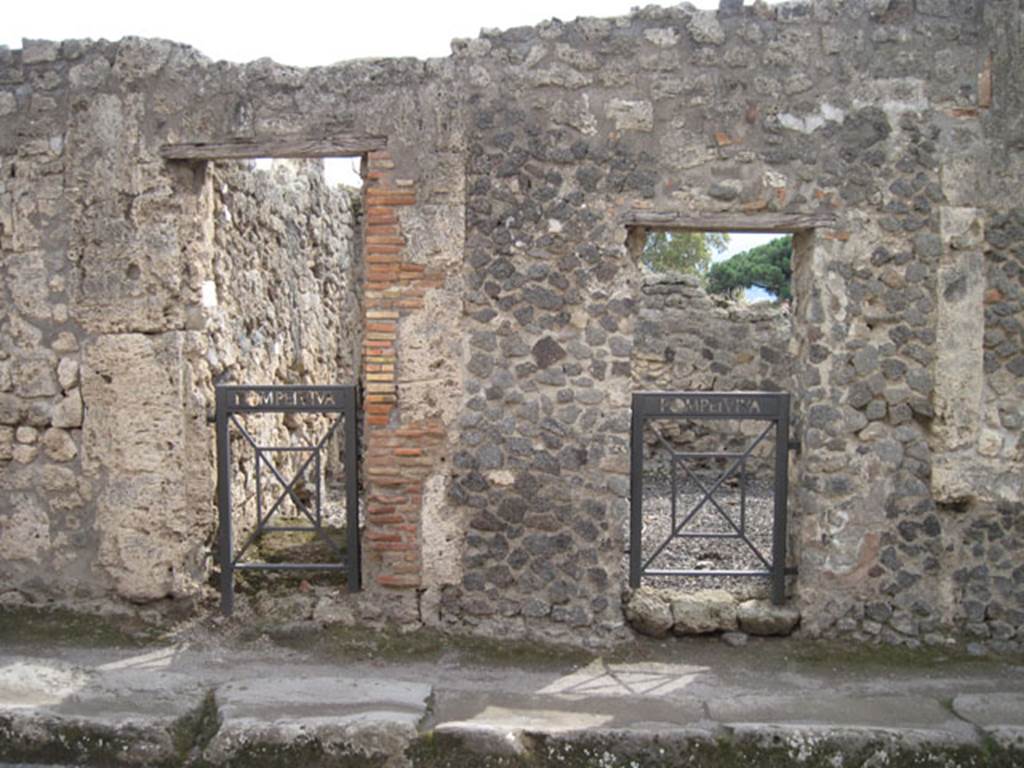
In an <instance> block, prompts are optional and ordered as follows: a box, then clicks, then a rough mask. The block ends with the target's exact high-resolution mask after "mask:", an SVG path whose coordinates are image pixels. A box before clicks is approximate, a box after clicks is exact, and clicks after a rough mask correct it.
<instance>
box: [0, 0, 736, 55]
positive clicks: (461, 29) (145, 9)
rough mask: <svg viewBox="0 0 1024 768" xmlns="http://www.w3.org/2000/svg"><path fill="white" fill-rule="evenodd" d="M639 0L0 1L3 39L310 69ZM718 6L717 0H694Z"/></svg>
mask: <svg viewBox="0 0 1024 768" xmlns="http://www.w3.org/2000/svg"><path fill="white" fill-rule="evenodd" d="M636 5H661V6H672V5H675V3H672V2H664V1H662V2H647V1H646V0H639V1H638V0H545V1H544V2H540V1H539V0H509V1H508V2H495V0H483V2H481V1H480V0H477V1H476V2H465V0H463V1H461V2H458V1H457V2H429V1H428V0H417V1H416V2H409V1H407V0H340V1H339V0H335V2H323V1H322V0H321V2H310V0H279V2H275V3H269V2H265V1H262V0H250V2H237V1H236V0H205V2H198V1H197V0H171V2H160V3H156V2H152V0H130V1H129V2H125V1H124V0H71V1H69V0H3V8H2V10H0V45H6V46H8V47H9V48H20V47H21V39H22V38H30V39H44V40H67V39H72V38H93V39H100V38H106V39H108V40H117V39H120V38H121V37H125V36H127V35H137V36H142V37H162V38H165V39H169V40H174V41H175V42H179V43H188V44H189V45H192V46H194V47H195V48H198V49H199V50H200V51H202V52H203V53H204V54H206V55H207V56H209V57H210V58H212V59H227V60H228V61H239V62H242V61H251V60H254V59H259V58H263V57H265V56H269V57H270V58H272V59H275V60H276V61H278V62H280V63H282V64H293V65H296V66H315V65H318V64H331V63H333V62H336V61H341V60H344V59H356V58H364V57H376V56H389V57H393V56H415V57H418V58H430V57H437V56H447V55H448V54H449V53H450V52H451V48H450V46H449V43H450V42H451V40H452V38H455V37H476V36H477V35H478V34H479V32H480V29H481V28H493V27H499V28H502V29H507V28H509V27H516V26H524V25H533V24H537V23H539V22H541V21H544V20H545V19H549V18H552V17H555V18H559V19H562V20H563V21H570V20H572V19H574V18H576V17H577V16H621V15H625V14H628V13H629V10H630V8H631V7H632V6H636ZM693 5H696V6H697V7H698V8H717V7H718V2H717V0H693Z"/></svg>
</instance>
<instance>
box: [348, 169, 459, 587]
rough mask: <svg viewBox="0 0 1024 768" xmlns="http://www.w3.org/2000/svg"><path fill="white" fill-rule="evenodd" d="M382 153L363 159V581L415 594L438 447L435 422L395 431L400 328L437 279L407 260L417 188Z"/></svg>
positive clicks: (397, 423)
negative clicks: (405, 216)
mask: <svg viewBox="0 0 1024 768" xmlns="http://www.w3.org/2000/svg"><path fill="white" fill-rule="evenodd" d="M395 174H396V171H395V164H394V162H393V161H392V160H391V157H390V156H389V155H388V153H387V152H374V153H371V154H370V157H369V167H368V173H367V183H366V194H365V204H366V215H365V225H364V232H365V237H364V243H365V246H364V253H365V259H366V277H365V284H364V290H363V307H364V317H363V379H364V381H363V407H364V410H365V417H366V418H365V424H366V430H365V435H364V445H365V453H364V457H363V466H364V467H365V472H366V485H367V504H366V534H365V535H366V538H365V546H364V551H365V553H366V563H365V565H366V567H367V569H368V575H369V576H370V578H372V579H374V580H375V581H376V583H377V584H379V585H381V586H385V587H399V588H415V587H418V586H420V573H421V563H420V518H421V506H422V501H423V483H424V481H425V480H426V478H427V476H428V475H429V474H430V471H431V467H432V465H433V462H434V457H435V456H436V455H437V452H438V451H439V450H440V449H441V447H442V446H443V444H444V428H443V425H442V424H441V423H440V422H428V423H417V424H402V423H401V413H400V410H399V402H398V381H399V376H400V371H401V359H400V350H399V349H398V346H397V336H398V323H399V320H400V319H401V318H402V317H403V316H405V315H407V314H410V313H412V312H415V311H416V310H418V309H421V308H422V307H423V297H424V296H425V295H426V292H427V291H428V290H430V289H431V288H436V287H438V286H439V285H440V284H441V276H440V275H439V274H436V273H434V272H433V271H432V270H429V269H427V268H426V267H425V266H424V265H422V264H414V263H412V262H410V261H408V260H407V259H406V239H405V236H404V235H403V234H402V227H401V222H400V221H399V218H398V209H399V208H401V207H403V206H410V205H415V204H416V188H415V186H414V185H412V184H411V183H400V182H397V181H396V180H395Z"/></svg>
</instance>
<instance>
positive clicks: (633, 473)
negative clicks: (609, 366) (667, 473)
mask: <svg viewBox="0 0 1024 768" xmlns="http://www.w3.org/2000/svg"><path fill="white" fill-rule="evenodd" d="M645 403H646V401H645V400H644V398H642V397H640V396H638V395H636V394H634V395H633V407H632V409H631V413H632V418H631V421H630V437H629V476H630V484H629V586H630V587H631V588H632V589H637V588H638V587H639V586H640V576H641V572H642V570H643V553H642V551H641V546H642V544H641V534H642V529H643V524H644V518H643V498H644V488H643V482H644V481H643V477H644V405H645Z"/></svg>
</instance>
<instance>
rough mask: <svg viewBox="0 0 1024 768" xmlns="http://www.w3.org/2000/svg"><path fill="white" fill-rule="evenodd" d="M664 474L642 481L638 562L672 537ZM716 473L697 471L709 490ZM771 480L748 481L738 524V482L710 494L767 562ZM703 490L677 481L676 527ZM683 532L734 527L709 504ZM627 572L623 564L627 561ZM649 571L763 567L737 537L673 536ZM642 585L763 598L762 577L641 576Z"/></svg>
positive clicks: (669, 493)
mask: <svg viewBox="0 0 1024 768" xmlns="http://www.w3.org/2000/svg"><path fill="white" fill-rule="evenodd" d="M665 474H666V473H665V472H664V471H662V472H656V471H648V472H647V473H646V474H645V479H644V497H643V520H644V527H643V536H642V542H643V550H642V551H643V559H644V562H647V560H648V558H650V557H651V555H652V554H654V552H655V551H656V550H657V549H658V548H659V547H660V546H661V545H662V543H663V542H665V540H666V539H668V538H669V536H670V535H671V533H672V530H673V524H672V491H671V483H670V482H669V481H668V480H667V479H666V477H665ZM717 476H718V475H717V473H716V472H714V471H711V472H702V473H700V480H701V482H702V483H703V485H704V486H705V487H706V488H710V487H711V486H712V485H713V484H714V482H715V480H716V478H717ZM772 488H773V486H772V481H771V480H770V479H769V480H764V479H760V478H759V479H753V480H748V482H747V484H746V488H745V503H744V509H745V515H744V519H743V521H742V525H741V520H740V500H741V493H740V490H741V489H740V484H739V483H738V482H735V481H733V482H726V483H723V484H722V486H720V487H719V489H718V490H716V491H715V493H714V496H713V498H714V499H715V501H717V502H718V504H719V505H720V506H721V508H722V511H724V512H725V514H727V515H728V516H729V517H730V518H731V519H732V521H733V523H734V524H735V525H736V526H739V527H741V528H742V530H743V532H744V534H745V536H746V538H747V539H749V540H750V542H751V544H753V546H754V547H756V548H757V549H758V551H760V553H761V554H762V555H763V556H764V558H765V559H766V560H768V561H769V562H771V554H772V518H773V512H774V496H773V491H772ZM703 496H704V494H703V492H702V491H701V490H700V489H699V488H698V487H697V485H696V484H695V483H694V482H693V481H692V480H689V479H687V480H686V481H684V480H683V478H682V477H677V494H676V525H677V526H678V525H679V524H680V523H682V522H683V520H684V519H685V518H686V517H687V515H689V514H690V512H691V510H693V508H694V507H695V506H696V505H698V504H699V503H700V501H701V499H702V498H703ZM680 530H681V531H682V532H691V533H694V532H708V533H730V534H735V533H736V531H735V529H734V528H733V527H732V526H731V525H730V524H729V523H728V522H727V521H726V520H725V518H724V517H723V515H722V514H721V513H720V512H719V510H718V509H717V508H716V507H715V506H714V505H713V504H712V503H711V502H707V501H706V502H704V504H703V506H702V507H701V508H700V510H699V511H698V512H697V513H696V514H695V515H694V516H693V518H692V519H691V520H690V521H689V522H688V523H686V525H685V526H684V527H682V528H681V529H680ZM627 568H628V563H627ZM650 568H655V569H688V570H708V571H711V570H738V569H742V570H762V569H766V566H765V564H764V563H763V562H762V561H761V560H760V559H759V558H758V557H757V555H756V554H755V553H754V552H753V550H752V549H751V547H750V546H749V545H748V544H747V543H746V542H744V541H743V540H742V539H740V538H674V539H672V540H671V541H669V543H668V544H667V545H666V546H665V547H664V548H663V549H662V550H661V552H660V553H659V554H658V555H657V557H656V558H655V559H654V561H653V562H652V563H651V565H650ZM643 583H644V584H647V585H650V586H654V587H668V588H672V589H679V590H684V591H696V590H700V589H725V590H728V591H730V592H732V593H734V594H737V595H741V596H744V597H747V596H749V597H763V596H767V594H768V579H767V577H751V576H710V575H709V576H645V577H644V579H643Z"/></svg>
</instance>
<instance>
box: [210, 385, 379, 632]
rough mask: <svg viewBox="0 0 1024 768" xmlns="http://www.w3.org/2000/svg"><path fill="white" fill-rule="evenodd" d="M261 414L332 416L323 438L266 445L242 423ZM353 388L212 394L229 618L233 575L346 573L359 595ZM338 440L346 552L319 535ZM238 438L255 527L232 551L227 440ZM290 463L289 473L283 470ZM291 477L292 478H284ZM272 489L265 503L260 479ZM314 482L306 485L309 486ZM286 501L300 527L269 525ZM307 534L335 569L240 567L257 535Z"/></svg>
mask: <svg viewBox="0 0 1024 768" xmlns="http://www.w3.org/2000/svg"><path fill="white" fill-rule="evenodd" d="M264 413H307V414H325V415H327V416H329V417H330V422H329V426H327V429H326V432H325V433H324V434H322V435H320V436H319V437H317V438H315V439H313V440H312V441H310V442H308V443H304V444H300V445H264V444H262V443H261V441H260V440H259V439H258V438H257V436H255V435H254V434H253V432H252V431H251V430H250V429H247V428H246V424H245V421H244V416H246V415H247V414H264ZM356 417H357V394H356V388H355V386H301V385H299V386H234V385H232V386H226V385H222V386H218V387H217V412H216V424H217V510H218V516H219V520H220V533H219V544H218V546H219V550H220V552H219V557H220V568H221V581H220V586H221V609H222V611H223V612H224V614H225V615H230V614H231V611H232V609H233V607H234V574H235V571H241V570H289V571H299V570H333V571H343V572H345V574H346V579H347V583H348V590H349V591H350V592H355V591H358V590H359V588H360V553H359V485H358V481H359V467H358V456H359V454H358V434H357V418H356ZM339 428H340V429H341V430H342V433H343V451H342V453H343V459H344V478H345V528H346V539H345V552H342V551H341V548H340V547H339V546H338V545H337V544H336V543H335V542H334V541H333V540H332V539H331V538H330V536H328V535H327V533H326V531H325V530H324V509H323V496H324V488H323V482H322V477H323V472H322V468H323V463H324V452H325V449H326V448H327V446H328V445H329V444H330V442H331V438H332V437H333V436H334V435H335V434H336V433H337V432H338V430H339ZM232 433H237V435H239V436H240V437H241V438H242V440H243V442H244V444H247V445H248V446H249V448H250V452H251V454H252V456H253V457H254V458H253V466H252V477H254V478H255V511H256V522H255V526H254V527H253V528H252V530H251V531H249V533H248V535H247V536H246V538H245V541H244V543H243V544H242V546H241V547H239V548H238V550H237V551H235V543H234V535H233V516H232V509H233V507H232V502H233V499H232V450H231V436H232ZM285 464H290V465H291V466H292V468H293V469H294V471H293V472H290V473H289V471H288V470H282V469H281V466H282V465H285ZM289 475H290V476H289ZM264 477H270V478H272V479H273V481H275V482H276V487H275V493H272V494H270V496H269V497H268V495H267V493H265V489H264V486H263V478H264ZM310 478H313V482H312V483H310V482H309V479H310ZM288 502H291V505H292V506H291V509H292V511H293V512H298V513H299V514H300V515H301V518H300V519H301V520H303V522H304V523H305V524H303V525H285V526H282V525H275V524H274V517H275V514H277V513H279V512H281V510H282V509H283V507H285V506H286V505H287V503H288ZM296 532H308V533H313V534H315V535H316V538H317V539H318V540H319V541H321V542H322V543H323V545H324V546H325V547H326V548H327V550H328V551H329V552H330V553H331V555H332V556H333V559H334V562H327V563H319V562H318V563H301V562H273V563H268V562H251V561H248V560H243V557H244V556H245V555H246V553H247V552H249V550H250V548H251V547H252V546H253V544H255V543H256V542H257V541H258V540H259V539H260V537H261V536H263V535H265V534H267V533H296Z"/></svg>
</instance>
